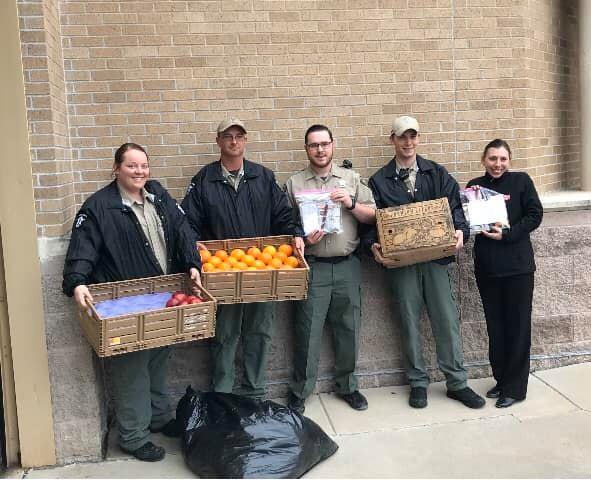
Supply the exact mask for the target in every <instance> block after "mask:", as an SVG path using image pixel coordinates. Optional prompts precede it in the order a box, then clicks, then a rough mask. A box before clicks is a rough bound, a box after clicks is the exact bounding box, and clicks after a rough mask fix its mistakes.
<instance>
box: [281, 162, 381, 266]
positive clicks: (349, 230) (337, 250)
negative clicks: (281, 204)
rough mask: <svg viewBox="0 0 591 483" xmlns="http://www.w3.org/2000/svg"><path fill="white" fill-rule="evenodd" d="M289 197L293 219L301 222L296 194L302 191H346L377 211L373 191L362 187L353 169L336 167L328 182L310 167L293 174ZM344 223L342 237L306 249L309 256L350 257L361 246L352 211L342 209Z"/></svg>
mask: <svg viewBox="0 0 591 483" xmlns="http://www.w3.org/2000/svg"><path fill="white" fill-rule="evenodd" d="M286 188H287V195H288V196H289V199H290V201H291V206H293V208H294V215H295V217H296V219H297V220H300V212H299V209H298V205H297V202H296V201H295V193H296V192H297V191H300V190H303V189H326V190H329V189H333V188H346V189H347V191H348V192H349V196H351V198H355V199H356V202H357V204H363V205H367V206H371V207H373V208H375V206H376V205H375V201H374V199H373V195H372V192H371V190H370V189H369V188H368V187H367V186H365V185H364V184H362V183H361V177H360V176H359V173H356V172H355V171H353V170H352V169H345V168H341V167H340V166H337V165H336V164H333V165H332V167H331V169H330V172H329V173H328V175H327V178H326V180H323V179H322V178H321V177H320V176H318V175H316V174H315V173H314V171H312V169H311V168H310V166H308V167H307V168H305V169H303V170H302V171H300V172H298V173H296V174H294V175H293V176H292V177H291V178H289V179H288V180H287V183H286ZM341 220H342V224H343V231H342V232H341V233H331V234H326V235H325V236H324V238H323V239H322V240H320V241H319V242H318V243H317V244H315V245H306V255H313V256H315V257H338V256H346V255H350V254H351V253H353V252H354V251H355V249H356V248H357V247H358V246H359V236H358V233H357V226H358V223H359V222H358V221H357V219H356V218H355V217H354V216H353V214H352V213H351V211H350V210H348V209H346V208H345V207H344V206H343V207H342V208H341Z"/></svg>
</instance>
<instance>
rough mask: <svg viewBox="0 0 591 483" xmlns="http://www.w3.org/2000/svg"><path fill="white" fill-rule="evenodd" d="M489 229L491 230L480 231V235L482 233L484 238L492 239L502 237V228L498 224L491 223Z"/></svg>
mask: <svg viewBox="0 0 591 483" xmlns="http://www.w3.org/2000/svg"><path fill="white" fill-rule="evenodd" d="M490 229H491V231H483V232H481V235H484V236H485V237H486V238H491V239H492V240H502V239H503V229H502V228H501V227H500V226H499V225H492V226H491V227H490Z"/></svg>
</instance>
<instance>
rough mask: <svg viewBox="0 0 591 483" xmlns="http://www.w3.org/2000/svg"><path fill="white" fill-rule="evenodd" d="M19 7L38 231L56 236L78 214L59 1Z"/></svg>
mask: <svg viewBox="0 0 591 483" xmlns="http://www.w3.org/2000/svg"><path fill="white" fill-rule="evenodd" d="M18 7H19V14H20V29H21V43H22V57H23V69H24V72H23V74H24V80H25V92H26V102H27V117H28V121H29V136H30V143H31V159H32V162H33V183H34V188H35V200H36V201H35V205H36V211H37V225H38V232H39V235H40V236H47V237H54V236H59V235H63V234H64V229H65V227H66V226H69V225H70V224H71V220H72V218H73V216H74V214H75V202H74V201H75V200H74V188H75V187H74V172H73V170H72V165H71V162H70V157H71V150H70V144H69V133H68V112H67V107H66V82H65V79H64V68H63V58H62V48H61V34H60V24H59V5H58V1H57V0H48V1H43V2H41V1H38V0H35V1H26V2H19V5H18Z"/></svg>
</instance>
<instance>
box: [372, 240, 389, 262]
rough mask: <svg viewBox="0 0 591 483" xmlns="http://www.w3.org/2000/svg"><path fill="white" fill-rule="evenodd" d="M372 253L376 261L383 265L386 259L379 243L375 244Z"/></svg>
mask: <svg viewBox="0 0 591 483" xmlns="http://www.w3.org/2000/svg"><path fill="white" fill-rule="evenodd" d="M371 252H372V253H373V257H374V259H375V261H376V262H378V263H380V264H381V265H383V264H384V262H385V261H386V259H385V258H384V256H383V255H382V246H381V245H380V244H379V243H374V244H373V245H372V246H371Z"/></svg>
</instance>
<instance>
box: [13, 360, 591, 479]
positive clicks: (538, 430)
mask: <svg viewBox="0 0 591 483" xmlns="http://www.w3.org/2000/svg"><path fill="white" fill-rule="evenodd" d="M470 385H471V387H472V388H473V389H474V390H475V391H477V392H478V393H480V394H484V393H485V392H486V390H488V389H489V388H490V387H492V385H493V383H492V380H491V379H478V380H473V381H471V382H470ZM408 391H409V389H408V386H396V387H384V388H378V389H367V390H365V391H363V392H364V394H366V396H367V398H368V400H369V409H368V410H367V411H364V412H359V413H358V412H355V411H353V410H351V409H350V408H349V407H348V406H347V405H346V403H344V402H343V401H341V400H340V399H337V398H336V397H335V396H334V395H333V394H320V395H316V396H314V397H312V398H310V399H309V400H308V403H307V405H306V416H308V417H310V418H311V419H313V420H314V421H316V422H317V423H318V424H320V425H321V426H322V428H323V429H324V430H325V431H326V432H327V433H328V434H329V435H331V437H332V438H333V439H334V440H335V441H336V442H337V443H338V444H339V450H338V451H337V453H336V454H335V455H333V456H332V457H330V458H329V459H328V460H326V461H324V462H322V463H320V464H319V465H318V466H317V467H315V468H314V469H312V470H311V471H310V472H309V473H308V474H306V476H305V478H581V477H587V478H588V477H591V457H590V455H591V363H586V364H579V365H574V366H568V367H562V368H558V369H551V370H546V371H539V372H536V373H535V374H532V375H530V382H529V390H528V398H527V400H526V401H524V402H522V403H519V404H515V405H514V406H512V407H511V408H508V409H497V408H495V407H494V401H492V400H487V404H486V406H485V407H484V408H483V409H479V410H473V409H468V408H465V407H464V406H463V405H462V404H460V403H458V402H456V401H452V400H451V399H448V398H447V397H446V396H445V385H444V383H435V384H432V385H431V386H430V387H429V405H428V407H427V408H426V409H413V408H411V407H409V406H408V402H407V400H408ZM154 441H155V442H156V441H158V442H160V443H161V444H164V445H165V447H166V449H167V456H166V458H165V459H164V460H163V461H161V462H158V463H143V462H140V461H137V460H135V459H133V458H130V457H129V456H127V455H124V454H123V453H121V452H120V451H118V450H117V449H112V450H110V452H109V455H108V457H107V459H106V460H105V461H103V462H100V463H85V464H73V465H68V466H63V467H58V468H48V469H35V470H25V471H23V470H14V471H12V472H9V473H8V474H7V475H6V476H7V477H12V478H195V475H194V474H193V473H192V472H191V471H190V470H189V469H188V468H187V467H186V465H185V463H184V461H183V458H182V454H181V450H180V444H179V442H178V440H170V439H167V438H163V437H162V438H158V440H156V438H155V439H154ZM113 446H115V447H116V445H111V447H113Z"/></svg>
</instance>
